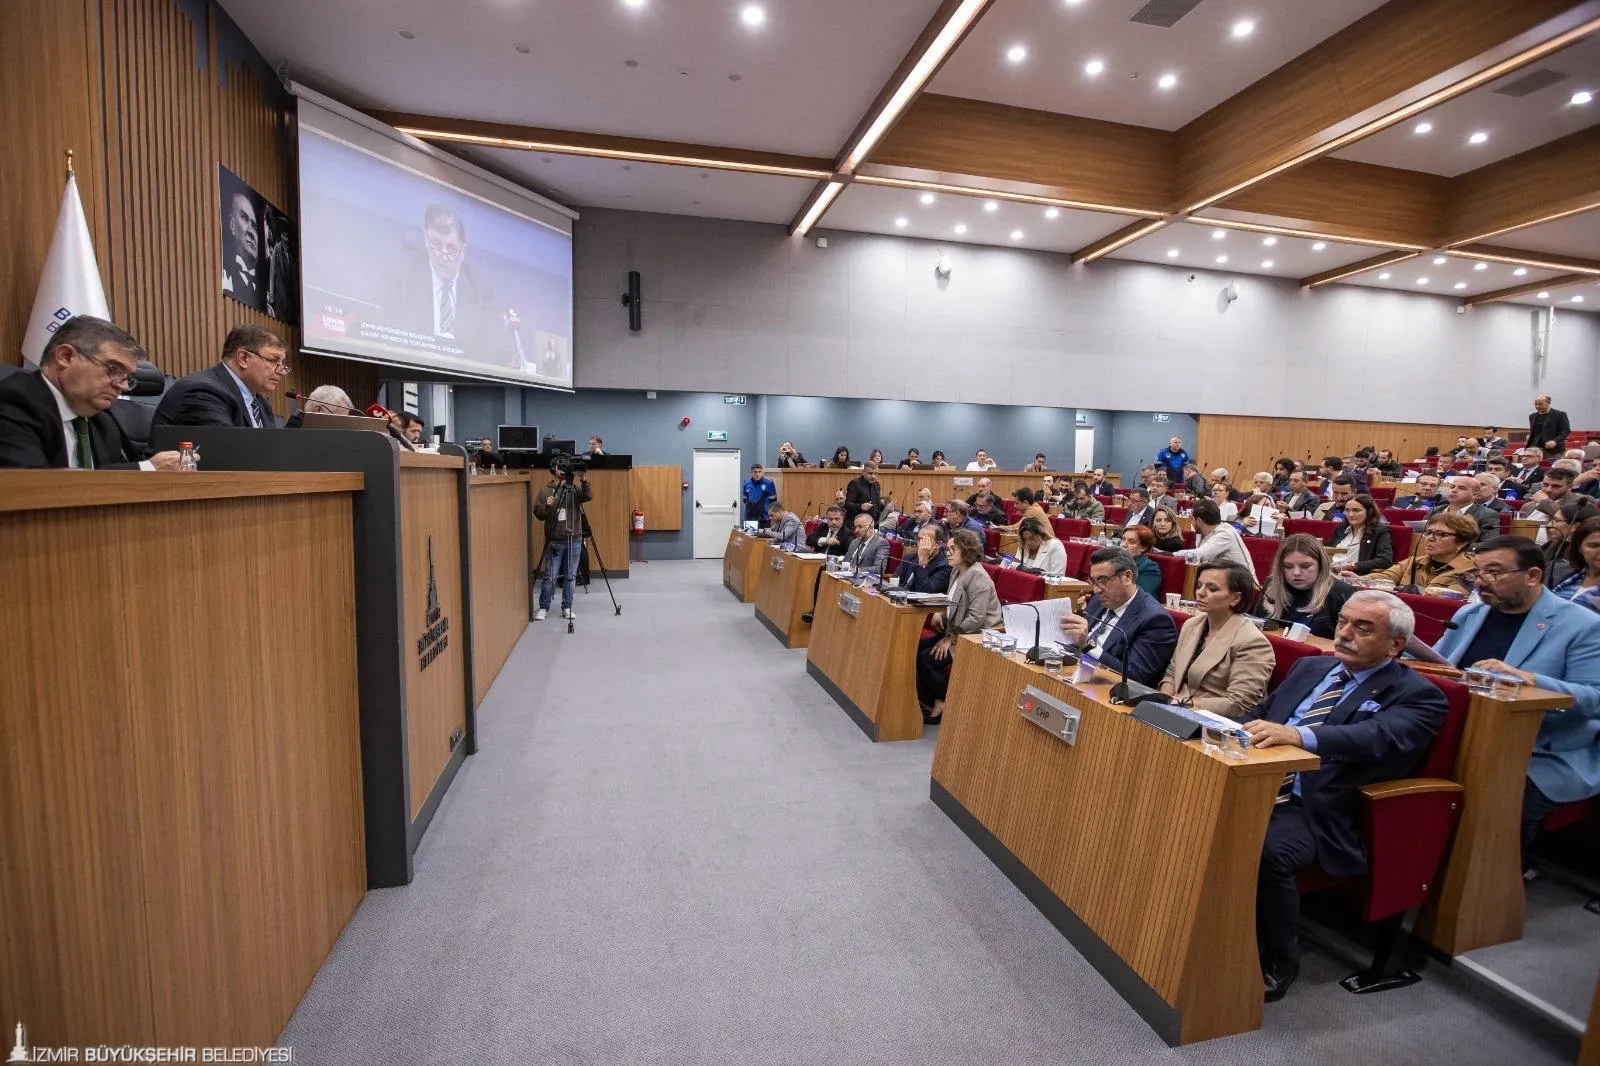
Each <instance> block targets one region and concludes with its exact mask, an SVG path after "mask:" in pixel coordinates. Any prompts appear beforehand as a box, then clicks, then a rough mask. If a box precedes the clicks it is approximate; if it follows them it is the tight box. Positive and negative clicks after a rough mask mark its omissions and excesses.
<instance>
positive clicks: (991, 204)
mask: <svg viewBox="0 0 1600 1066" xmlns="http://www.w3.org/2000/svg"><path fill="white" fill-rule="evenodd" d="M983 209H984V210H985V211H998V210H1000V205H999V204H998V203H996V202H995V201H993V200H985V201H984V202H983Z"/></svg>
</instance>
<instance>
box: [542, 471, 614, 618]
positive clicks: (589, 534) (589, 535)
mask: <svg viewBox="0 0 1600 1066" xmlns="http://www.w3.org/2000/svg"><path fill="white" fill-rule="evenodd" d="M564 480H565V485H564V486H563V487H566V488H572V487H573V476H572V475H571V474H568V475H566V476H565V479H564ZM572 506H573V507H574V508H575V509H576V510H577V512H578V528H579V529H580V530H581V531H582V533H581V535H580V536H579V538H578V544H579V550H580V551H581V550H582V545H583V543H584V542H585V541H587V542H588V543H589V549H590V551H592V552H593V553H594V561H595V564H596V565H597V566H598V567H599V568H600V580H601V581H604V582H605V583H606V595H607V596H609V597H611V606H612V607H613V608H614V609H615V613H616V614H619V615H620V614H621V613H622V604H620V603H618V602H617V594H616V592H614V591H613V590H612V588H611V578H610V576H609V575H608V574H607V573H606V561H605V560H604V559H602V558H601V557H600V545H598V544H596V543H595V539H594V532H593V531H592V530H591V529H590V528H589V516H588V515H587V514H586V513H585V512H584V510H583V501H582V500H581V499H579V498H578V494H577V492H576V491H574V492H573V494H572ZM549 566H550V546H549V544H546V545H545V553H544V563H543V567H544V568H545V569H548V568H549ZM589 569H590V575H591V576H590V583H591V584H592V583H593V581H594V578H593V573H594V567H590V568H589ZM557 577H558V578H559V580H560V582H561V584H563V585H564V584H565V583H566V575H565V574H559V575H557ZM583 594H584V595H585V596H587V595H588V594H589V589H588V586H587V585H586V586H584V592H583ZM572 623H573V619H571V618H570V617H569V618H568V619H567V632H568V633H571V632H573V625H572Z"/></svg>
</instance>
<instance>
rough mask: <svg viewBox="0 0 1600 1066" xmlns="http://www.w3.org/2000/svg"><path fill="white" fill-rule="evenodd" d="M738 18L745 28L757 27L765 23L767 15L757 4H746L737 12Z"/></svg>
mask: <svg viewBox="0 0 1600 1066" xmlns="http://www.w3.org/2000/svg"><path fill="white" fill-rule="evenodd" d="M739 18H741V19H743V20H744V24H745V25H746V26H759V25H761V24H762V23H763V22H765V21H767V13H766V12H765V11H764V10H762V8H761V6H760V5H759V4H746V5H745V6H744V9H743V10H742V11H740V12H739Z"/></svg>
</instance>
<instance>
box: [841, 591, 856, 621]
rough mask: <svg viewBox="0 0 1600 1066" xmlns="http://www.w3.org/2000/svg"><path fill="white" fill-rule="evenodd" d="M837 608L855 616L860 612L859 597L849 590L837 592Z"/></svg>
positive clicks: (852, 616)
mask: <svg viewBox="0 0 1600 1066" xmlns="http://www.w3.org/2000/svg"><path fill="white" fill-rule="evenodd" d="M839 610H841V611H843V612H844V613H845V614H847V615H849V616H850V617H851V618H856V617H858V616H859V615H860V614H861V597H860V596H856V595H854V594H852V593H849V592H841V593H839Z"/></svg>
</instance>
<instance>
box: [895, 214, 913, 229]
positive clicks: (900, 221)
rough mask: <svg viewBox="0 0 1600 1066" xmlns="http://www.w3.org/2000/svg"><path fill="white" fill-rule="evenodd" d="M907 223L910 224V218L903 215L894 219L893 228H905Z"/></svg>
mask: <svg viewBox="0 0 1600 1066" xmlns="http://www.w3.org/2000/svg"><path fill="white" fill-rule="evenodd" d="M909 225H911V220H910V219H909V218H907V217H906V216H904V215H901V216H900V217H899V218H897V219H895V220H894V226H895V229H905V228H906V227H907V226H909Z"/></svg>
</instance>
